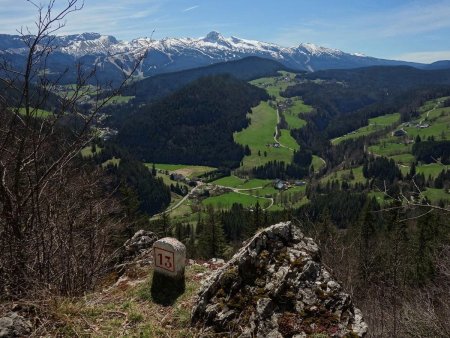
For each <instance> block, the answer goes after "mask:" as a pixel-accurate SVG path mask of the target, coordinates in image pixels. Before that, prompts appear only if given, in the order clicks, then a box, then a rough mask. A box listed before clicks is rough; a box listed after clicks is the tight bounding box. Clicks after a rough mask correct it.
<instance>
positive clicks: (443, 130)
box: [369, 98, 450, 178]
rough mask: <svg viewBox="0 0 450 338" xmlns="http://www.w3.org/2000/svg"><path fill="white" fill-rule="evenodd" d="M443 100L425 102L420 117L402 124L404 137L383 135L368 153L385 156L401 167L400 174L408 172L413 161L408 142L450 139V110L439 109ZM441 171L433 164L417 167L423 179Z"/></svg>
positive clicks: (434, 175)
mask: <svg viewBox="0 0 450 338" xmlns="http://www.w3.org/2000/svg"><path fill="white" fill-rule="evenodd" d="M444 99H445V98H440V99H435V100H430V101H427V102H426V103H425V104H424V105H423V106H422V107H421V108H420V110H419V111H420V112H421V114H420V116H419V117H418V118H416V119H415V120H414V121H412V122H410V123H408V124H403V125H402V128H403V129H404V130H405V131H406V132H407V135H406V136H405V137H395V136H392V135H391V134H390V133H389V134H387V135H385V136H384V137H383V138H381V139H380V140H379V141H378V144H376V145H372V146H370V147H369V151H370V152H371V153H374V154H376V155H381V156H386V157H389V158H392V159H394V160H395V161H396V162H397V163H398V164H400V165H401V166H403V167H402V172H404V173H406V172H408V168H405V166H407V167H409V166H410V165H411V163H413V162H414V161H415V158H414V156H413V155H412V153H411V151H412V143H411V142H408V141H409V140H414V139H415V138H416V137H417V136H420V138H421V139H422V140H425V139H427V137H429V136H433V137H434V138H435V139H437V140H441V139H450V108H449V107H446V108H442V107H440V104H441V102H442V101H443V100H444ZM420 123H422V124H425V123H427V124H429V125H430V126H429V127H428V128H418V127H417V126H416V125H417V124H420ZM442 169H443V166H441V165H439V164H437V163H435V164H429V165H418V166H417V172H418V173H423V174H424V175H425V177H427V178H428V176H431V177H433V178H435V177H436V176H437V175H438V174H439V173H440V172H441V171H442Z"/></svg>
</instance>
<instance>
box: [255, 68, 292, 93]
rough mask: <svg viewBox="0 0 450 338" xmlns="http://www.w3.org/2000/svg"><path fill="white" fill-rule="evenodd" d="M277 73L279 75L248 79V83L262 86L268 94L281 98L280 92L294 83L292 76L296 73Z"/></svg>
mask: <svg viewBox="0 0 450 338" xmlns="http://www.w3.org/2000/svg"><path fill="white" fill-rule="evenodd" d="M279 74H280V75H279V76H274V77H263V78H260V79H256V80H253V81H250V83H251V84H252V85H254V86H258V87H260V88H264V89H265V90H266V91H267V93H268V94H269V95H270V96H274V97H275V98H276V99H281V96H280V92H282V91H284V90H286V88H287V87H289V86H291V85H293V84H294V83H295V81H294V78H295V76H296V74H294V73H289V72H279Z"/></svg>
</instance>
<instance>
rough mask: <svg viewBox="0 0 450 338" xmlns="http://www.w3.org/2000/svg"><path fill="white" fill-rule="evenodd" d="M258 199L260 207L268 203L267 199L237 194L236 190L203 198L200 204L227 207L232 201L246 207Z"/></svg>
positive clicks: (220, 207) (252, 204)
mask: <svg viewBox="0 0 450 338" xmlns="http://www.w3.org/2000/svg"><path fill="white" fill-rule="evenodd" d="M258 201H259V204H260V205H261V206H262V207H265V206H266V205H268V203H270V202H269V201H268V200H267V199H263V198H257V197H254V196H249V195H244V194H239V193H236V192H229V193H226V194H223V195H220V196H214V197H209V198H207V199H205V200H203V202H202V204H203V205H205V206H207V205H213V206H214V207H216V208H219V209H229V208H231V206H232V205H233V204H234V203H240V204H242V205H243V206H244V207H247V208H248V207H251V206H254V205H256V202H258Z"/></svg>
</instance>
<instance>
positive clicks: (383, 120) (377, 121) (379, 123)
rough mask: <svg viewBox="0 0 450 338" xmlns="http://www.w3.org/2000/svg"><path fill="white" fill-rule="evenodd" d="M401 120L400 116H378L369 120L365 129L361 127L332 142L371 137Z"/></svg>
mask: <svg viewBox="0 0 450 338" xmlns="http://www.w3.org/2000/svg"><path fill="white" fill-rule="evenodd" d="M399 119H400V114H398V113H395V114H388V115H383V116H378V117H374V118H371V119H369V124H368V125H367V126H365V127H361V128H359V129H357V130H355V131H353V132H351V133H349V134H347V135H344V136H341V137H337V138H335V139H333V140H331V143H332V144H339V143H340V142H342V141H345V140H350V139H355V138H358V137H361V136H365V135H370V134H372V133H374V132H376V131H379V130H382V129H383V128H386V127H389V126H392V125H393V124H394V123H397V122H398V121H399Z"/></svg>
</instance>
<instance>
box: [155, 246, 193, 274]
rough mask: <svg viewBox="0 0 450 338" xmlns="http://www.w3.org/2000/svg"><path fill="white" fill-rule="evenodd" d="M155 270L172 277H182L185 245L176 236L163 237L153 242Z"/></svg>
mask: <svg viewBox="0 0 450 338" xmlns="http://www.w3.org/2000/svg"><path fill="white" fill-rule="evenodd" d="M153 265H154V268H155V272H158V273H162V274H163V275H166V276H169V277H173V278H177V279H179V278H184V270H185V265H186V246H185V245H184V244H183V243H181V242H180V241H179V240H177V239H176V238H171V237H165V238H162V239H160V240H158V241H156V242H155V243H154V244H153Z"/></svg>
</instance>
